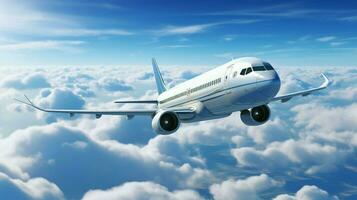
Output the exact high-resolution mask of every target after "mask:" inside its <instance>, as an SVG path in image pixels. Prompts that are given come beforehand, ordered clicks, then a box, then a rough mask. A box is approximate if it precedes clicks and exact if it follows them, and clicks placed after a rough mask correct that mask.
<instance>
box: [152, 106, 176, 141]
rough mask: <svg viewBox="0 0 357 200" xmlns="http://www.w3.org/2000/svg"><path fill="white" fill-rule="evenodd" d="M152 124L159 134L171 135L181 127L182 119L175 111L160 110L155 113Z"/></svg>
mask: <svg viewBox="0 0 357 200" xmlns="http://www.w3.org/2000/svg"><path fill="white" fill-rule="evenodd" d="M151 125H152V128H153V129H154V131H155V132H156V133H157V134H160V135H169V134H171V133H174V132H175V131H177V129H178V128H179V127H180V119H179V118H178V116H177V114H176V113H174V112H170V111H160V112H158V113H156V114H155V116H154V118H153V119H152V122H151Z"/></svg>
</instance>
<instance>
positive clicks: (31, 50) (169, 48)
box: [0, 0, 357, 66]
mask: <svg viewBox="0 0 357 200" xmlns="http://www.w3.org/2000/svg"><path fill="white" fill-rule="evenodd" d="M356 9H357V3H356V2H355V1H351V0H350V1H346V0H341V1H317V0H312V1H289V2H286V1H276V0H264V1H260V0H259V1H258V0H253V1H226V0H224V1H170V2H167V1H156V0H154V1H138V0H133V1H109V0H95V1H90V2H88V1H83V0H79V1H76V2H73V1H69V0H63V1H39V0H30V1H24V0H11V1H10V0H1V1H0V13H1V14H0V18H1V19H2V20H1V22H0V66H29V65H31V66H63V65H77V66H78V65H81V66H83V65H85V66H89V65H91V66H98V65H123V64H125V65H130V66H138V65H140V66H143V65H144V66H148V65H149V64H150V58H151V57H156V58H157V59H158V61H159V62H161V63H163V64H165V65H175V66H183V65H184V66H188V65H202V66H215V65H218V64H223V63H224V62H226V61H227V60H229V59H231V58H232V57H233V58H234V57H242V56H256V57H261V58H263V59H265V60H269V61H270V62H272V63H273V64H274V65H279V66H299V65H305V66H354V63H355V62H356V58H355V55H356V51H357V50H356V48H357V47H356V45H357V36H356V31H357V30H356V29H357V26H356V23H357V16H356V13H357V12H356V11H357V10H356Z"/></svg>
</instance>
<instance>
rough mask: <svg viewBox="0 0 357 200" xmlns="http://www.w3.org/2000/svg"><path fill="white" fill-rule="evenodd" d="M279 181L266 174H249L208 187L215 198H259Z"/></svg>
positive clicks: (225, 199) (277, 184)
mask: <svg viewBox="0 0 357 200" xmlns="http://www.w3.org/2000/svg"><path fill="white" fill-rule="evenodd" d="M279 185H281V183H279V182H277V181H275V180H274V179H272V178H270V177H269V176H268V175H266V174H261V175H259V176H251V177H248V178H247V179H243V180H237V181H235V180H232V179H229V180H226V181H223V182H222V183H220V184H214V185H212V186H211V187H210V193H211V194H212V195H213V197H214V199H215V200H230V199H232V200H233V199H261V197H260V195H261V194H262V193H263V192H266V191H268V190H269V189H271V188H274V187H278V186H279Z"/></svg>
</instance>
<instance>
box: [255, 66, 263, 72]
mask: <svg viewBox="0 0 357 200" xmlns="http://www.w3.org/2000/svg"><path fill="white" fill-rule="evenodd" d="M253 70H254V71H255V72H256V71H265V68H264V66H255V67H253Z"/></svg>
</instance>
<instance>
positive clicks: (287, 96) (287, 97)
mask: <svg viewBox="0 0 357 200" xmlns="http://www.w3.org/2000/svg"><path fill="white" fill-rule="evenodd" d="M321 76H322V77H323V78H324V80H325V81H324V82H323V83H322V84H321V85H320V86H319V87H317V88H312V89H309V90H303V91H300V92H293V93H290V94H285V95H281V96H277V97H274V98H273V99H272V100H271V101H281V102H282V103H285V102H287V101H289V100H290V99H291V98H293V97H295V96H300V95H301V96H307V95H309V94H311V93H313V92H316V91H319V90H322V89H325V88H327V86H328V85H329V84H330V81H329V79H328V78H327V77H326V76H325V74H321Z"/></svg>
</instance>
